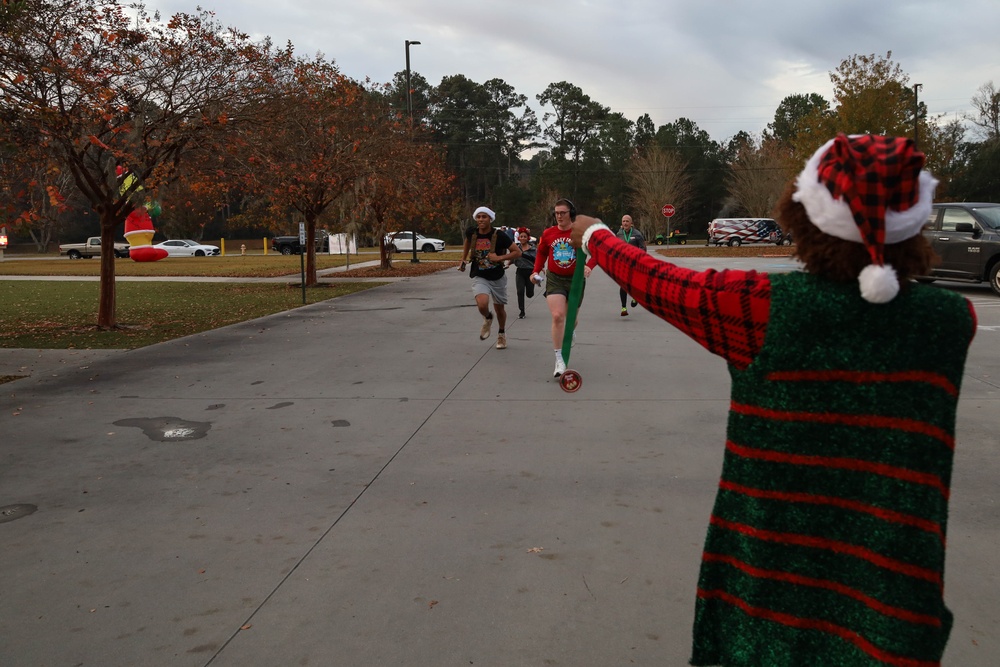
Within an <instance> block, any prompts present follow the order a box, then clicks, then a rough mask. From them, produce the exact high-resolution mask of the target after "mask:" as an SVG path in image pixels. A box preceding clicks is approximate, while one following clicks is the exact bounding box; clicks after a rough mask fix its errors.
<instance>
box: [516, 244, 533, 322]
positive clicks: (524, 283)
mask: <svg viewBox="0 0 1000 667" xmlns="http://www.w3.org/2000/svg"><path fill="white" fill-rule="evenodd" d="M517 247H518V248H520V249H521V256H520V257H518V258H517V259H516V260H514V271H515V275H514V283H515V286H516V288H517V308H518V311H519V312H518V315H517V316H518V318H519V319H524V297H525V296H526V295H527V297H528V298H529V299H530V298H532V297H534V296H535V283H533V282H531V274H532V272H533V271H534V269H535V255H536V254H537V251H538V244H536V243H535V242H534V241H532V240H531V230H530V229H528V228H527V227H518V228H517Z"/></svg>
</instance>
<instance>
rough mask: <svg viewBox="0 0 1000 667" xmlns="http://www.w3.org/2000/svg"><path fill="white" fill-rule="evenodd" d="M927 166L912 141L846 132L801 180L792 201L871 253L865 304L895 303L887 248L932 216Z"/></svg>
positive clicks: (824, 227)
mask: <svg viewBox="0 0 1000 667" xmlns="http://www.w3.org/2000/svg"><path fill="white" fill-rule="evenodd" d="M923 166H924V154H923V153H921V152H919V151H918V150H917V149H916V147H915V146H914V144H913V141H912V140H910V139H902V138H897V137H880V136H873V135H852V136H847V135H844V134H840V135H838V136H837V137H836V138H835V139H831V140H830V141H828V142H827V143H826V144H825V145H824V146H823V147H822V148H820V149H819V150H818V151H816V153H815V154H813V156H812V157H811V158H810V159H809V161H808V162H807V163H806V166H805V169H803V170H802V173H800V174H799V176H798V178H797V179H796V181H795V188H796V189H795V193H794V194H793V195H792V199H793V200H794V201H797V202H799V203H800V204H802V206H803V207H805V209H806V213H807V214H808V216H809V220H810V221H811V222H812V223H813V224H814V225H816V226H817V227H819V229H820V231H822V232H824V233H826V234H829V235H830V236H836V237H837V238H839V239H844V240H845V241H854V242H856V243H863V244H864V245H865V248H866V249H867V250H868V255H869V256H870V257H871V261H872V263H871V264H869V265H868V266H866V267H865V268H864V269H863V270H862V271H861V273H860V274H859V275H858V282H859V283H860V285H861V296H862V297H863V298H864V299H865V300H866V301H869V302H871V303H888V302H889V301H892V299H893V298H895V296H896V294H898V293H899V278H898V277H897V276H896V271H895V270H894V269H893V268H892V267H891V266H889V265H886V263H885V257H884V249H885V244H887V243H890V244H891V243H900V242H901V241H905V240H906V239H908V238H911V237H913V236H916V235H917V234H919V233H920V230H921V228H922V227H923V226H924V223H926V222H927V219H928V217H929V216H930V213H931V203H932V200H933V198H934V188H935V187H936V186H937V180H936V179H934V178H933V177H932V176H931V175H930V174H929V173H928V172H927V171H924V170H923Z"/></svg>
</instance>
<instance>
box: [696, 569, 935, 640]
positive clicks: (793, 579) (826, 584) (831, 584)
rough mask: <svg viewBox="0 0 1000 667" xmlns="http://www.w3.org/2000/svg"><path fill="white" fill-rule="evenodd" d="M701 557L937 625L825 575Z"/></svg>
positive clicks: (929, 618)
mask: <svg viewBox="0 0 1000 667" xmlns="http://www.w3.org/2000/svg"><path fill="white" fill-rule="evenodd" d="M702 560H703V561H705V562H709V563H725V564H727V565H731V566H732V567H735V568H736V569H737V570H741V571H743V572H746V573H747V574H749V575H750V576H751V577H756V578H758V579H773V580H775V581H783V582H786V583H789V584H795V585H797V586H809V587H812V588H822V589H824V590H828V591H833V592H834V593H838V594H840V595H844V596H846V597H849V598H853V599H855V600H857V601H858V602H861V603H862V604H864V605H865V606H866V607H869V608H871V609H874V610H875V611H877V612H878V613H880V614H882V615H884V616H892V617H893V618H898V619H900V620H902V621H906V622H907V623H918V624H921V625H932V626H934V627H936V628H939V627H941V619H940V618H937V617H936V616H931V615H930V614H920V613H917V612H915V611H910V610H909V609H903V608H901V607H894V606H892V605H889V604H886V603H884V602H882V601H881V600H876V599H875V598H873V597H871V596H870V595H866V594H864V593H862V592H861V591H859V590H857V589H856V588H851V587H850V586H845V585H844V584H841V583H839V582H836V581H830V580H829V579H818V578H816V577H807V576H805V575H801V574H794V573H792V572H782V571H780V570H765V569H763V568H759V567H754V566H753V565H750V564H749V563H745V562H743V561H741V560H739V559H738V558H735V557H733V556H726V555H724V554H712V553H705V554H703V555H702Z"/></svg>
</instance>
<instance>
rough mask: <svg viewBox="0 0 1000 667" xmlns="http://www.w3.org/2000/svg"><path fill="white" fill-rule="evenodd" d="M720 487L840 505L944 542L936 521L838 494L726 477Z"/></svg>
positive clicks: (767, 496) (754, 494) (791, 500)
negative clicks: (763, 485) (772, 486)
mask: <svg viewBox="0 0 1000 667" xmlns="http://www.w3.org/2000/svg"><path fill="white" fill-rule="evenodd" d="M719 488H720V489H725V490H726V491H732V492H733V493H739V494H742V495H745V496H750V497H752V498H763V499H765V500H779V501H782V502H789V503H809V504H812V505H829V506H831V507H839V508H840V509H846V510H850V511H852V512H861V513H863V514H870V515H872V516H874V517H876V518H879V519H882V520H883V521H887V522H889V523H900V524H904V525H907V526H913V527H914V528H919V529H920V530H925V531H927V532H928V533H933V534H935V535H937V536H938V537H939V538H940V539H941V541H942V542H944V535H943V534H942V532H941V526H940V525H939V524H938V523H937V522H935V521H930V520H928V519H924V518H923V517H919V516H914V515H912V514H904V513H903V512H897V511H895V510H889V509H885V508H883V507H876V506H875V505H869V504H868V503H862V502H859V501H857V500H849V499H847V498H838V497H837V496H821V495H817V494H814V493H801V492H797V491H770V490H767V489H758V488H754V487H751V486H743V485H742V484H736V483H735V482H730V481H727V480H725V479H724V480H721V481H720V482H719Z"/></svg>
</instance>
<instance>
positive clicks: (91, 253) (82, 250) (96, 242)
mask: <svg viewBox="0 0 1000 667" xmlns="http://www.w3.org/2000/svg"><path fill="white" fill-rule="evenodd" d="M128 249H129V245H128V244H127V243H116V244H115V257H128ZM59 254H60V255H69V258H70V259H80V258H81V257H86V258H88V259H90V258H91V257H99V256H100V254H101V237H100V236H91V237H90V238H89V239H87V242H86V243H64V244H62V245H60V246H59Z"/></svg>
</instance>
